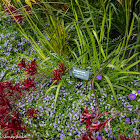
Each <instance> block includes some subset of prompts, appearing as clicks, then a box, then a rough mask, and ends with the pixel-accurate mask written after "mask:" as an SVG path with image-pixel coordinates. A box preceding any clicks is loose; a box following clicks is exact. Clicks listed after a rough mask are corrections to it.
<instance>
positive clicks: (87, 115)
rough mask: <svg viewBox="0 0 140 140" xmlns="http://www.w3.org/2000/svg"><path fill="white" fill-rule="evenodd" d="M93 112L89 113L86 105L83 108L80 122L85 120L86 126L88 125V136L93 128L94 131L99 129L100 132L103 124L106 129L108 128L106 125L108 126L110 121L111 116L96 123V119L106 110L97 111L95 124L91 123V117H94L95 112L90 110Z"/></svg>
mask: <svg viewBox="0 0 140 140" xmlns="http://www.w3.org/2000/svg"><path fill="white" fill-rule="evenodd" d="M90 111H91V112H92V113H93V114H90V113H89V112H88V110H87V107H86V109H83V113H82V115H83V117H82V119H83V120H82V121H81V122H84V121H86V124H87V126H86V127H87V128H88V127H90V126H91V127H90V129H89V136H91V132H92V131H94V130H95V132H97V131H99V132H101V130H102V128H103V127H104V126H105V127H106V129H107V130H108V127H107V125H108V126H109V127H110V121H111V120H112V117H110V118H109V119H107V120H106V121H105V122H101V123H99V124H97V120H98V119H99V118H100V117H101V116H102V115H104V114H106V113H107V112H105V113H99V114H98V116H97V120H96V121H95V124H93V123H92V121H91V119H93V118H95V116H96V112H94V111H93V110H90Z"/></svg>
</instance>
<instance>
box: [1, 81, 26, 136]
mask: <svg viewBox="0 0 140 140" xmlns="http://www.w3.org/2000/svg"><path fill="white" fill-rule="evenodd" d="M21 95H23V92H22V88H21V87H19V85H13V84H12V82H0V129H1V130H2V132H3V134H4V135H6V136H10V135H11V132H12V131H13V136H16V135H18V133H19V132H23V131H24V130H25V125H24V123H23V121H22V120H21V119H20V114H19V113H17V112H15V111H14V107H15V106H16V105H15V101H16V99H20V98H21V97H22V96H21Z"/></svg>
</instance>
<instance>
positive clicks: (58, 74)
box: [52, 71, 62, 84]
mask: <svg viewBox="0 0 140 140" xmlns="http://www.w3.org/2000/svg"><path fill="white" fill-rule="evenodd" d="M53 75H54V78H52V80H57V81H56V82H55V83H54V84H57V83H58V81H59V80H61V78H62V75H61V74H60V73H59V72H58V71H54V72H53Z"/></svg>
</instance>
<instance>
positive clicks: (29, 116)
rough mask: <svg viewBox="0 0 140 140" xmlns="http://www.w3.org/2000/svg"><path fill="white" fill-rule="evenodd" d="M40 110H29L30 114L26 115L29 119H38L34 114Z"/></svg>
mask: <svg viewBox="0 0 140 140" xmlns="http://www.w3.org/2000/svg"><path fill="white" fill-rule="evenodd" d="M37 111H38V110H35V109H34V108H32V110H31V109H28V112H29V114H27V113H26V115H27V116H28V118H33V119H36V118H37V117H35V116H34V114H36V113H37Z"/></svg>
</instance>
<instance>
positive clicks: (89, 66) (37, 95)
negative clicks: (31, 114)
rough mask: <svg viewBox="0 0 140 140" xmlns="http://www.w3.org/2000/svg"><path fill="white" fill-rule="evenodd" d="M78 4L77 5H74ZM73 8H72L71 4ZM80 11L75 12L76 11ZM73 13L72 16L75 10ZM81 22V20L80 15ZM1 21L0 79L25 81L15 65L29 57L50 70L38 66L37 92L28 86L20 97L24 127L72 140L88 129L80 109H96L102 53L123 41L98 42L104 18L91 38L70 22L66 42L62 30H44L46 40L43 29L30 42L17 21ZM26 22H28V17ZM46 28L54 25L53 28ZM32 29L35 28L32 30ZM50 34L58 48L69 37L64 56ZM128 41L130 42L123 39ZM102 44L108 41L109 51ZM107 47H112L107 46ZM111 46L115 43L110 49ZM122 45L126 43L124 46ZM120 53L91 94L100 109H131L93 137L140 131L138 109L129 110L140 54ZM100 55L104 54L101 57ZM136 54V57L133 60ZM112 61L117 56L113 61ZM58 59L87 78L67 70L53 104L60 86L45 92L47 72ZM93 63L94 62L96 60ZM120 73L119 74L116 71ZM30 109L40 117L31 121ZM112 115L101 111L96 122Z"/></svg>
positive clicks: (134, 105)
mask: <svg viewBox="0 0 140 140" xmlns="http://www.w3.org/2000/svg"><path fill="white" fill-rule="evenodd" d="M77 6H79V5H78V3H77ZM73 11H74V12H75V10H74V7H73ZM80 12H81V11H80ZM80 12H79V13H78V14H80ZM74 14H75V15H74V16H75V18H76V16H77V15H76V12H75V13H74ZM81 14H82V13H81ZM84 14H85V13H84ZM90 14H91V13H90V12H89V15H90ZM104 17H105V15H104ZM81 20H83V21H84V18H82V19H81ZM86 20H87V19H86ZM56 21H57V20H56ZM0 22H1V24H0V29H1V31H0V64H1V65H0V70H1V76H0V78H1V79H2V77H3V76H4V74H5V72H6V76H5V77H4V79H3V81H9V80H12V81H13V82H14V83H16V82H23V80H24V79H25V78H27V77H28V76H27V75H26V72H25V71H24V70H23V69H22V70H21V71H19V67H18V66H17V64H19V62H20V61H21V59H22V58H24V59H25V60H26V63H29V62H31V60H33V59H34V58H35V59H36V62H37V65H38V66H39V68H42V69H44V70H46V71H48V72H47V73H44V71H43V70H42V69H38V74H36V79H35V82H36V83H37V84H36V90H33V89H32V90H33V94H30V95H29V98H28V99H27V100H26V101H25V102H24V101H23V102H24V103H23V102H22V103H21V102H19V103H18V104H19V105H20V107H19V109H18V111H19V112H20V113H21V116H22V119H23V121H24V122H25V124H26V126H27V128H28V129H29V130H30V131H31V132H32V133H33V134H35V135H37V136H38V137H40V138H42V139H56V140H57V139H60V138H61V137H62V136H64V137H65V138H64V139H68V140H71V139H76V138H78V137H80V136H81V134H82V133H83V132H84V131H85V130H86V123H81V122H80V121H81V118H82V112H83V108H84V107H88V108H89V109H92V110H95V107H96V100H95V96H94V93H93V91H92V89H91V80H92V79H93V76H95V74H97V72H98V71H99V70H100V68H102V67H103V66H104V64H105V62H106V61H105V60H104V59H105V58H104V53H103V51H104V52H105V54H109V53H110V55H111V52H113V50H115V53H118V51H117V50H119V47H118V46H119V45H120V46H121V45H122V44H123V43H122V42H121V41H120V40H121V39H119V38H118V39H117V40H116V39H111V38H108V37H107V38H105V40H103V41H104V42H105V41H107V42H108V44H106V43H104V42H102V37H103V36H104V35H103V34H102V33H103V32H105V31H104V29H103V22H104V20H102V23H101V22H100V24H99V25H100V26H102V28H101V32H100V38H96V37H97V33H96V31H93V34H92V35H95V38H92V37H91V36H90V33H91V32H90V31H88V30H87V31H86V32H85V29H81V28H79V27H78V26H79V25H80V24H79V23H78V21H77V20H75V21H74V22H75V23H73V24H74V26H75V32H74V34H72V32H73V30H71V31H69V32H70V33H71V34H72V36H74V35H76V36H75V38H74V39H72V38H70V40H69V41H68V40H67V39H68V38H67V39H66V40H64V38H63V37H62V36H63V34H61V35H60V34H59V35H60V36H54V34H53V33H48V34H47V35H49V34H50V38H49V39H48V38H46V36H45V33H43V34H42V33H39V37H38V36H35V35H34V36H31V37H32V38H30V39H29V38H28V39H29V41H30V43H29V41H28V40H27V35H28V32H26V34H27V35H26V34H25V35H24V37H23V34H21V33H20V32H19V30H16V29H15V28H16V26H17V25H15V24H16V23H13V22H11V21H10V23H6V22H4V21H0ZM28 22H32V20H31V21H28ZM45 22H46V21H44V23H45ZM50 24H51V22H50ZM62 24H63V23H62ZM101 24H102V25H101ZM33 25H34V24H33ZM47 26H48V25H47ZM85 26H86V28H87V29H88V25H87V24H86V23H85ZM49 27H51V28H55V27H52V26H49ZM22 28H23V29H24V30H25V31H26V26H22ZM31 29H32V30H33V28H31ZM55 29H56V28H55ZM40 30H42V29H40ZM33 31H34V32H36V31H38V28H37V27H36V26H35V25H34V30H33ZM58 32H59V33H60V30H58ZM66 32H67V30H66ZM84 32H85V33H84ZM61 33H62V32H61ZM104 34H105V33H104ZM42 35H43V36H44V38H43V36H42ZM57 35H58V34H57ZM121 35H122V34H121ZM40 36H41V37H42V38H41V37H40ZM105 36H107V35H105ZM25 37H26V39H25ZM57 37H58V38H57ZM52 38H53V39H54V40H56V38H57V41H59V40H61V39H62V40H63V41H64V42H63V41H62V42H61V41H60V42H57V41H56V42H57V43H58V44H59V45H62V46H63V45H64V44H65V41H66V42H67V41H68V46H69V45H70V47H68V48H67V51H68V50H69V55H68V54H67V55H64V54H65V53H64V54H62V55H61V53H60V52H59V51H60V48H59V47H58V46H57V45H58V44H57V43H54V41H52V42H51V41H50V40H51V39H52ZM45 39H46V40H45ZM95 39H97V40H95ZM98 39H99V40H100V41H99V40H98ZM42 40H43V41H42ZM44 40H45V41H44ZM34 41H35V42H34ZM49 41H50V42H51V44H53V45H52V46H53V47H54V48H56V50H52V49H51V51H50V50H49V49H50V48H51V47H52V46H51V45H50V48H49V49H48V48H47V47H46V46H47V45H48V46H49V43H48V42H49ZM118 41H120V44H118ZM32 42H33V43H32ZM89 42H90V43H89ZM126 43H128V42H127V41H126ZM71 44H73V46H71ZM91 44H92V45H91ZM95 44H96V45H99V46H100V48H101V47H102V48H103V51H102V49H99V48H97V52H96V51H95V53H94V52H93V50H94V49H95ZM111 44H112V45H111ZM128 44H129V43H128ZM106 45H108V49H107V47H106ZM109 45H111V47H110V46H109ZM115 45H116V46H117V47H114V46H115ZM136 45H137V44H136V43H134V44H133V45H132V44H131V43H130V45H128V49H129V47H132V46H134V47H135V46H136ZM91 46H92V47H93V48H92V47H91ZM126 46H127V44H126ZM122 47H125V45H124V46H122ZM40 48H41V51H40ZM57 48H58V49H57ZM136 48H137V47H136ZM77 50H78V51H77ZM120 50H121V49H120ZM85 51H87V52H88V55H86V54H85ZM64 52H65V51H64ZM87 52H86V53H87ZM123 53H124V51H123ZM123 53H122V54H121V55H120V56H119V57H120V58H117V57H114V59H113V61H114V62H112V63H111V64H110V65H108V67H106V68H105V69H104V70H103V71H102V72H101V73H100V74H101V75H102V79H101V80H97V79H95V93H96V94H97V97H98V100H99V107H100V110H99V111H100V113H102V112H110V111H130V112H126V113H120V114H117V115H116V116H115V117H114V119H113V120H112V121H111V127H110V128H109V131H107V129H105V128H103V131H102V133H100V134H99V132H96V134H94V133H93V135H96V136H102V138H103V136H104V137H105V138H107V139H115V137H116V138H118V136H119V135H120V134H122V135H126V136H127V137H131V138H132V137H133V131H134V130H135V133H136V135H138V134H139V127H140V123H139V117H138V116H139V114H138V112H135V113H132V112H131V111H132V110H133V111H136V110H138V109H139V107H140V94H139V93H137V90H138V89H140V80H139V76H138V73H137V72H139V71H137V69H138V67H137V66H138V63H139V57H137V56H138V55H139V54H138V53H139V52H138V49H136V50H135V53H133V54H131V53H130V52H127V51H126V53H127V54H131V55H130V57H129V58H127V57H126V56H127V55H125V57H124V59H123V60H122V61H121V58H122V57H123ZM101 55H103V56H102V57H101ZM88 57H89V58H88ZM106 57H108V58H109V57H110V56H107V55H106ZM135 57H137V59H136V58H135ZM98 59H99V60H98ZM115 59H117V61H116V60H115ZM136 60H137V61H136ZM61 61H62V62H63V63H64V64H65V65H66V68H67V69H69V68H71V67H73V66H74V67H78V68H81V69H84V70H89V71H90V77H89V80H88V81H87V82H86V81H84V80H80V79H77V78H70V77H69V71H66V73H65V75H64V76H63V78H62V80H61V81H59V83H58V85H60V83H62V84H61V87H60V90H59V93H58V97H57V101H56V105H55V108H54V102H55V99H56V94H57V93H56V91H57V88H58V87H57V86H56V87H54V88H52V89H51V90H50V91H49V92H47V91H48V89H49V87H50V86H51V84H52V80H51V78H52V77H53V76H52V75H51V74H50V75H49V73H52V72H53V70H54V69H57V68H58V67H59V66H58V64H59V62H61ZM92 61H94V63H93V62H92ZM135 65H136V67H135ZM6 70H7V71H6ZM129 71H131V72H132V71H133V74H131V73H129ZM118 72H122V73H121V74H118ZM123 72H124V73H123ZM136 74H137V75H136ZM132 93H133V94H137V96H136V99H134V100H133V99H129V98H128V96H129V94H132ZM27 96H28V93H27ZM30 108H34V109H38V112H37V116H38V117H37V118H36V119H34V120H33V119H29V118H27V116H26V113H27V112H28V109H30ZM111 115H113V113H111V114H107V115H104V117H101V119H100V120H99V121H100V122H103V121H105V120H106V119H107V118H109V117H110V116H111ZM126 118H129V119H130V122H126ZM98 123H99V122H98ZM29 136H32V135H31V134H28V132H27V133H26V134H25V136H24V137H29ZM98 139H99V137H98Z"/></svg>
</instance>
